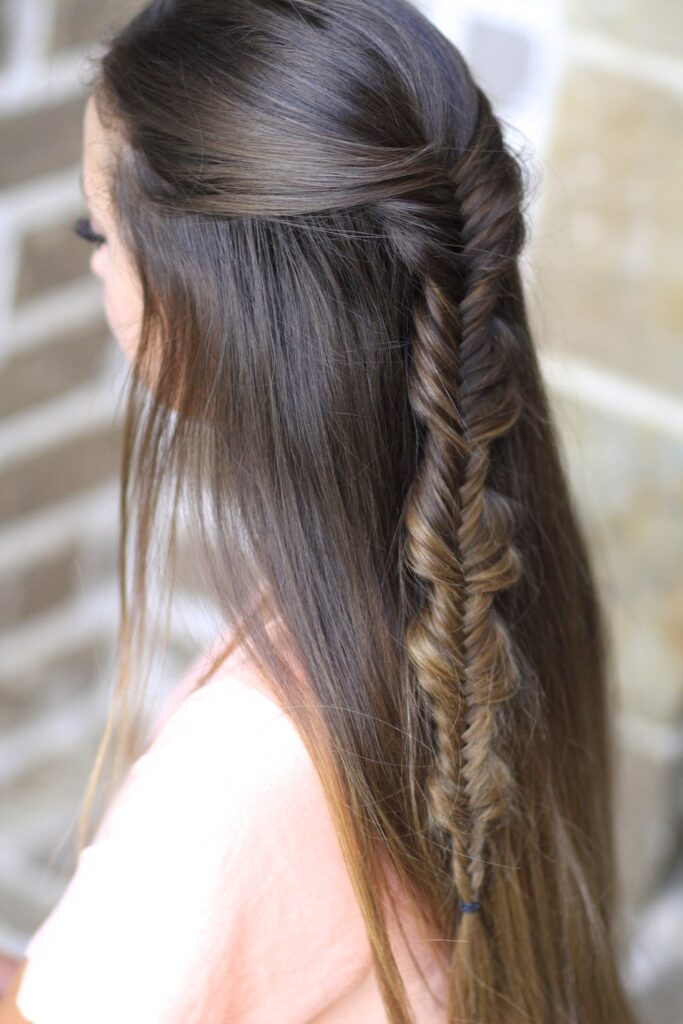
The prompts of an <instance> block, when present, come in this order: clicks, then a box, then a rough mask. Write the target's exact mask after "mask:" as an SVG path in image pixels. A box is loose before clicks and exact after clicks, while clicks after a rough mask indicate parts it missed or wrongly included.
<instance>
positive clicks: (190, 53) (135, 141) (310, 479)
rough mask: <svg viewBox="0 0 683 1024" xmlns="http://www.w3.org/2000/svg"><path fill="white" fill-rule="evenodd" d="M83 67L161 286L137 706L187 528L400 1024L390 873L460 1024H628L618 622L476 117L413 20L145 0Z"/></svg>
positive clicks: (127, 628) (134, 436)
mask: <svg viewBox="0 0 683 1024" xmlns="http://www.w3.org/2000/svg"><path fill="white" fill-rule="evenodd" d="M94 67H95V76H94V79H93V83H94V96H95V98H96V101H97V107H98V112H99V116H100V118H101V120H102V121H103V123H104V124H106V126H107V128H108V129H109V130H110V131H111V138H112V141H114V140H115V142H116V144H115V145H112V149H111V161H110V165H109V167H108V181H109V182H110V188H111V200H112V204H113V210H114V212H115V216H116V224H117V228H118V230H120V232H121V236H122V238H123V239H124V244H125V245H126V248H127V250H129V251H130V254H131V257H132V259H133V260H134V265H135V267H136V270H137V272H138V274H139V280H140V283H141V287H142V293H143V298H144V313H143V320H142V328H141V337H140V344H139V347H138V349H137V352H136V355H135V361H134V365H133V367H132V372H131V376H130V389H129V391H128V403H127V406H126V416H125V437H124V448H123V455H122V486H121V538H120V549H119V571H120V594H121V610H122V614H121V626H120V644H119V650H118V663H117V664H118V669H117V681H116V688H115V694H116V697H117V698H118V699H119V703H124V704H125V701H126V699H127V696H128V693H129V691H130V690H131V689H132V687H131V680H133V679H135V680H136V682H137V680H138V679H139V678H141V677H142V675H143V672H142V665H143V646H144V644H145V636H146V635H147V634H148V630H146V628H145V622H146V619H147V611H146V604H147V603H148V601H147V596H148V589H149V588H148V575H149V573H148V567H149V564H150V563H151V564H152V565H153V567H154V569H155V570H160V569H161V570H162V572H163V573H164V575H165V582H166V583H168V586H169V591H170V590H171V589H172V585H173V579H174V575H175V552H176V526H177V523H178V520H179V518H180V511H181V509H182V510H183V511H184V512H186V514H187V523H188V526H189V536H190V537H191V538H192V543H193V544H196V550H197V552H201V561H200V564H201V565H203V569H204V579H205V584H206V587H207V589H208V591H209V593H210V594H211V596H212V598H213V599H215V602H216V606H217V607H218V608H219V609H220V612H221V614H222V615H223V616H224V617H225V621H226V623H230V624H231V625H232V626H233V627H234V639H235V642H239V641H242V642H243V643H244V644H246V645H247V646H248V648H249V649H250V650H251V651H252V653H253V656H254V658H255V659H256V662H257V664H259V665H260V666H261V667H262V669H263V672H264V678H266V677H267V678H268V679H269V680H270V682H271V685H272V687H273V690H274V692H275V693H276V695H277V697H278V699H279V700H280V701H281V703H282V705H283V706H285V707H286V708H287V711H288V713H289V714H290V715H291V716H292V718H293V720H294V721H295V722H296V724H297V726H298V728H299V729H300V731H301V734H302V737H303V738H304V741H305V743H306V744H307V747H308V749H309V750H310V752H311V755H312V757H313V759H314V763H315V765H316V769H317V771H318V773H319V775H320V778H321V781H322V784H323V786H324V789H325V793H326V796H327V799H328V800H329V804H330V808H331V811H332V814H333V818H334V821H335V825H336V828H337V830H338V833H339V838H340V844H341V847H342V850H343V853H344V856H345V858H346V862H347V864H348V868H349V872H350V876H351V880H352V883H353V886H354V890H355V892H356V893H357V896H358V901H359V906H360V908H361V910H362V913H363V915H364V919H365V921H366V924H367V930H368V936H369V939H370V943H371V947H372V951H373V956H374V958H375V964H376V969H377V977H378V981H379V984H380V988H381V991H382V996H383V999H384V1002H385V1006H386V1011H387V1014H388V1017H389V1020H390V1021H391V1022H392V1024H406V1022H409V1021H411V1020H413V1019H414V1018H413V1015H412V1013H411V1010H410V1007H409V1005H408V1002H407V997H406V990H405V988H404V986H403V982H402V978H401V975H400V972H399V971H398V969H397V966H396V961H395V959H394V956H393V952H392V949H391V945H390V942H389V940H388V933H387V930H386V919H385V916H384V914H385V910H386V896H387V894H386V892H385V883H386V876H385V873H384V872H383V870H382V865H383V864H385V865H386V864H390V865H391V867H392V868H393V870H394V871H395V872H396V874H397V876H398V878H399V879H400V881H401V883H402V884H403V885H404V886H405V887H406V890H407V891H408V892H409V893H411V894H412V895H414V897H415V898H416V900H417V901H418V902H419V905H420V907H421V908H422V911H423V913H424V915H425V920H428V921H430V922H432V923H435V924H436V925H437V927H438V929H439V933H440V934H441V935H442V936H443V939H444V941H443V946H442V948H443V950H444V953H443V956H444V966H445V968H446V969H447V970H448V972H449V973H448V1007H447V1008H446V1009H445V1010H444V1014H445V1017H446V1019H447V1020H448V1021H449V1022H455V1021H462V1022H465V1021H466V1022H468V1024H471V1022H475V1021H476V1022H480V1024H503V1022H504V1024H519V1022H534V1024H560V1022H571V1024H579V1022H580V1024H629V1022H633V1021H635V1017H634V1015H633V1011H632V1010H631V1009H630V1007H629V1005H628V998H627V995H626V993H625V990H624V985H623V982H622V980H621V978H620V972H619V954H618V952H617V949H616V946H617V943H618V935H617V928H616V926H615V915H616V913H617V896H616V884H615V863H614V850H613V835H612V796H611V787H612V781H611V779H612V754H611V737H610V720H611V718H610V709H609V700H608V697H609V686H608V678H609V672H608V654H607V651H608V645H607V640H606V626H605V623H604V620H603V613H602V611H601V607H600V603H599V599H598V595H597V592H596V583H595V580H594V577H593V574H592V569H591V565H590V561H589V557H588V553H587V546H586V541H585V539H584V537H583V535H582V531H581V526H580V523H579V521H578V515H577V511H576V509H575V508H574V505H573V502H572V497H571V495H570V493H569V491H568V486H567V480H566V474H565V471H564V468H563V466H562V458H561V452H560V448H559V444H558V440H557V436H556V432H555V426H554V424H553V421H552V419H551V415H550V412H549V407H548V402H547V397H546V394H545V392H544V387H543V383H542V379H541V374H540V372H539V366H538V363H537V357H536V353H535V350H534V346H533V343H532V339H531V336H530V330H529V325H528V322H527V316H526V310H525V303H524V296H523V288H522V281H521V278H520V268H519V257H520V254H521V252H522V250H523V247H524V244H525V241H526V238H527V234H528V229H527V225H526V222H525V215H526V208H525V203H526V199H527V190H526V184H525V168H524V165H523V161H522V160H520V159H519V157H518V155H516V154H515V153H514V152H513V151H512V150H511V148H510V146H509V144H507V143H506V142H505V141H504V139H503V136H502V132H501V125H500V122H499V120H498V119H497V118H496V116H494V114H493V112H492V109H491V105H490V103H489V101H488V99H487V97H486V95H485V94H484V92H482V90H481V89H480V88H479V87H478V86H477V85H476V84H475V82H474V80H473V78H472V76H471V73H470V71H469V69H468V67H467V65H466V63H465V62H464V60H463V58H462V56H461V54H460V53H459V52H458V50H457V49H456V47H455V46H454V45H453V44H452V43H451V42H450V41H448V40H447V39H446V38H445V37H444V36H443V35H442V34H441V33H440V32H439V31H438V30H437V28H436V27H435V26H434V25H433V24H432V23H430V22H429V21H428V19H427V18H426V17H425V16H424V15H423V14H421V13H420V11H419V10H418V9H416V8H415V7H414V6H413V5H412V4H411V3H410V2H408V0H220V2H219V0H178V2H173V0H154V2H151V3H148V4H146V5H145V6H144V8H142V10H140V12H139V13H138V14H137V15H136V16H134V17H133V18H132V20H130V21H129V22H128V23H127V24H126V25H125V26H124V27H123V28H121V29H120V30H118V31H117V32H116V33H114V34H112V36H111V38H109V39H108V40H107V45H106V48H105V51H104V53H103V55H102V56H101V57H98V58H97V60H96V63H95V65H94ZM152 366H154V370H153V372H152ZM150 382H153V386H150ZM167 488H170V491H169V493H168V494H167V493H166V491H167ZM131 511H134V513H135V517H134V518H133V517H132V516H131ZM132 524H134V526H135V532H134V544H133V555H134V574H133V587H132V592H131V593H130V594H129V587H128V570H127V567H126V563H127V555H126V551H127V547H128V538H129V535H130V534H131V525H132ZM164 525H166V526H168V527H170V531H169V533H168V534H167V535H166V539H167V545H166V547H164V546H163V545H162V544H161V543H160V538H163V537H164V534H163V527H164ZM153 549H156V550H154V553H153V557H150V554H151V553H152V551H153ZM273 615H275V616H276V618H277V620H278V621H279V622H281V623H282V625H283V634H282V635H283V636H285V637H286V638H287V643H286V644H285V645H282V644H281V643H279V642H278V643H275V642H274V638H273V637H274V634H271V633H270V632H269V631H268V629H267V624H268V621H269V619H270V618H271V617H272V616H273ZM285 648H286V650H287V651H289V653H290V654H293V655H294V657H293V658H288V657H286V656H285ZM295 669H298V670H295ZM205 678H208V676H207V677H205ZM114 710H115V702H114V703H113V704H112V712H111V715H110V718H109V720H108V725H107V729H106V730H105V734H104V736H103V739H102V744H101V747H100V751H99V753H98V757H97V760H96V764H95V768H94V772H93V774H92V775H91V779H90V783H89V786H88V793H87V799H86V802H85V803H86V807H85V813H84V815H83V817H82V819H81V835H80V842H81V848H82V845H83V838H84V835H85V829H84V822H85V818H86V816H87V814H88V810H89V806H90V803H91V800H92V794H93V792H94V787H95V785H96V783H97V779H98V777H99V775H100V771H101V767H102V763H103V752H104V749H105V748H106V746H107V744H108V741H109V737H110V734H111V724H112V722H113V715H114ZM124 724H125V719H124ZM123 735H124V731H123V730H121V732H120V737H121V736H123ZM120 747H121V744H120ZM128 754H129V756H130V747H129V749H128ZM477 903H478V905H479V906H478V910H477V909H476V905H477Z"/></svg>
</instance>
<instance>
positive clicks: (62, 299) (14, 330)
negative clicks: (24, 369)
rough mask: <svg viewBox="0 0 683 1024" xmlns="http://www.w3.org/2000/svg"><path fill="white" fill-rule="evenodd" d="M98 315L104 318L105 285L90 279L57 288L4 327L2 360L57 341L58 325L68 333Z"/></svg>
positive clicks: (27, 307)
mask: <svg viewBox="0 0 683 1024" xmlns="http://www.w3.org/2000/svg"><path fill="white" fill-rule="evenodd" d="M98 314H99V315H100V317H103V316H104V314H103V304H102V286H101V284H99V283H98V282H96V281H95V280H94V279H93V278H91V277H90V276H88V275H84V276H83V277H81V278H78V279H77V280H76V281H74V282H72V283H71V284H69V285H65V286H64V287H60V288H55V289H53V290H52V291H50V292H49V293H48V294H47V295H44V296H41V297H40V298H39V299H35V300H32V301H31V302H30V303H27V304H26V306H25V307H24V308H22V309H21V310H20V311H19V312H18V313H17V314H16V315H15V316H14V317H13V318H11V319H9V320H7V321H5V322H4V323H3V324H2V346H1V347H0V359H4V358H7V357H8V356H11V355H14V353H16V352H25V351H28V350H29V349H33V348H39V347H40V346H41V345H43V344H49V343H50V342H51V341H53V340H54V336H55V326H56V325H57V326H58V329H59V330H60V331H68V330H70V329H71V328H76V327H79V326H80V325H81V324H83V323H84V322H86V321H88V320H90V319H94V318H95V317H97V315H98ZM98 329H99V328H98Z"/></svg>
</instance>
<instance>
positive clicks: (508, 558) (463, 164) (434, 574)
mask: <svg viewBox="0 0 683 1024" xmlns="http://www.w3.org/2000/svg"><path fill="white" fill-rule="evenodd" d="M477 99H478V117H477V120H476V124H475V128H474V132H473V134H472V136H471V138H470V141H469V142H468V144H467V147H466V149H465V151H464V152H463V153H462V154H461V155H460V157H459V158H458V159H457V161H456V163H455V165H454V166H453V167H452V168H451V170H450V172H449V181H450V184H451V186H452V194H453V197H454V200H455V206H456V208H457V216H458V221H459V231H458V233H459V241H460V246H461V247H460V252H459V261H458V262H459V270H460V273H459V277H458V280H457V282H455V283H454V279H453V272H452V269H451V275H450V277H449V276H447V275H445V274H443V273H442V272H440V271H439V270H438V269H437V268H434V270H433V271H432V268H430V271H429V273H428V274H427V275H426V277H425V280H424V283H423V287H422V289H421V292H420V293H419V295H418V298H417V300H416V305H415V308H414V313H413V316H414V330H413V338H412V368H411V370H410V372H409V381H408V387H409V399H410V403H411V407H412V410H413V413H414V415H415V417H416V419H417V420H418V421H419V422H420V423H421V425H422V427H423V428H424V444H423V449H422V458H421V461H420V464H419V467H418V471H417V474H416V477H415V480H414V482H413V484H412V486H411V489H410V491H409V493H408V495H407V497H406V506H405V511H404V525H405V568H406V570H408V571H409V572H410V573H412V574H413V576H414V577H416V578H417V579H418V580H419V581H420V584H421V588H422V591H423V592H425V593H426V594H427V595H428V597H427V600H426V601H425V602H424V603H423V605H422V607H420V608H419V609H418V610H417V611H416V613H415V615H414V617H413V619H412V621H411V622H409V623H408V624H407V630H406V646H407V649H408V655H409V658H410V661H411V663H412V665H413V667H414V670H415V675H416V678H417V681H418V683H419V685H420V686H421V688H422V690H423V691H424V692H425V693H426V695H427V697H428V703H429V707H430V710H431V713H432V716H433V721H434V726H435V748H436V749H435V753H434V763H433V767H432V771H431V774H430V777H429V781H428V787H427V789H428V798H429V804H430V814H431V816H432V819H433V821H434V823H435V824H436V826H437V827H438V828H439V829H441V830H442V833H443V835H444V836H446V837H447V838H448V839H449V841H450V844H451V850H452V860H451V863H452V871H453V878H454V883H455V887H456V890H457V893H458V896H459V899H460V904H459V905H460V910H461V911H465V912H467V911H476V910H479V909H480V908H481V903H480V896H481V895H482V894H483V890H484V883H485V876H486V871H485V868H486V851H487V843H488V839H489V836H490V835H491V832H492V830H493V829H494V827H495V826H496V825H497V824H500V823H502V822H504V821H505V820H506V817H507V815H509V814H510V813H512V811H513V809H514V806H515V778H514V773H513V771H512V769H511V767H510V764H509V762H508V760H507V759H506V756H505V751H504V746H503V739H504V733H503V730H502V729H501V720H502V716H503V715H504V714H505V705H506V702H510V701H511V699H512V698H513V697H514V695H515V693H516V692H517V690H518V688H519V686H520V669H519V662H518V660H517V658H516V656H515V645H514V640H513V637H512V634H511V632H510V627H509V625H508V623H507V622H506V621H505V620H504V618H503V616H502V615H501V613H500V611H499V609H498V608H497V607H496V606H495V603H494V602H495V598H496V595H498V594H500V593H501V592H502V591H504V590H506V589H507V588H510V587H512V586H513V585H514V583H515V582H516V581H517V580H518V579H519V578H520V575H521V572H522V565H521V560H520V557H519V553H518V550H517V549H516V547H515V545H514V535H515V531H516V515H515V509H514V504H513V501H512V499H511V498H508V497H507V496H506V495H504V494H502V493H500V492H497V491H496V490H494V489H493V487H492V486H491V484H490V481H487V477H488V475H489V466H490V449H491V445H492V442H494V440H495V439H496V438H498V437H500V436H501V435H503V434H505V433H506V432H508V431H509V430H510V429H511V427H512V426H513V425H514V424H515V422H516V420H517V419H518V417H519V415H520V411H521V392H520V388H519V386H518V383H517V379H516V374H515V337H514V334H513V332H512V331H511V329H510V328H509V327H508V325H507V324H506V321H505V319H504V316H503V315H502V313H501V301H502V300H503V299H504V295H505V283H506V275H507V273H508V272H509V271H510V269H511V267H512V264H513V263H514V260H515V258H516V256H517V255H518V253H519V251H520V249H521V247H522V245H523V242H524V238H525V226H524V222H523V219H522V214H521V212H520V209H521V198H522V179H521V171H520V168H519V165H518V164H517V163H516V161H515V160H514V158H513V157H512V156H511V154H509V153H508V152H507V151H506V149H505V147H504V145H503V140H502V137H501V131H500V128H499V125H498V122H497V121H496V119H495V118H494V116H493V114H492V111H491V108H490V105H489V103H488V100H487V98H486V96H485V95H484V94H483V93H482V92H481V91H480V90H479V89H477ZM451 268H452V255H451ZM484 916H485V908H484Z"/></svg>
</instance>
